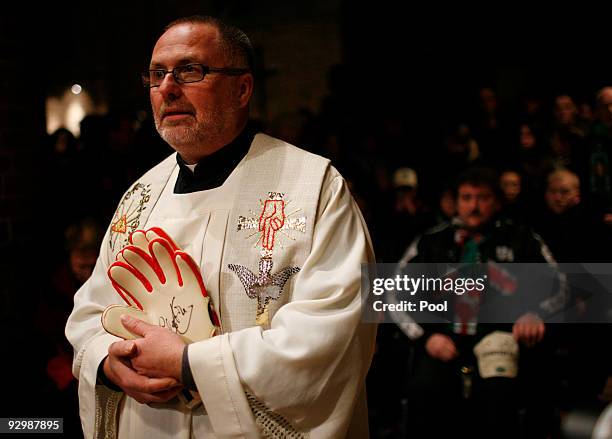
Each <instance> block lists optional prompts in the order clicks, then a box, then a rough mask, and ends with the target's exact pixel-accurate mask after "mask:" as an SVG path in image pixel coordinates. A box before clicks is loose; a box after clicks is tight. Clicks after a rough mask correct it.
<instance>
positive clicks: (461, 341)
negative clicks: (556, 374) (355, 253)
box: [402, 168, 563, 438]
mask: <svg viewBox="0 0 612 439" xmlns="http://www.w3.org/2000/svg"><path fill="white" fill-rule="evenodd" d="M500 199H501V198H500V191H499V187H498V179H497V175H496V174H495V173H494V172H493V171H492V170H489V169H485V168H473V169H470V170H468V171H466V172H465V173H464V174H463V175H462V176H461V177H460V179H459V181H458V184H457V186H456V205H457V216H456V217H455V218H454V219H453V220H452V221H451V222H449V223H447V224H443V225H441V226H438V227H436V228H434V229H431V230H429V231H428V232H426V233H425V234H423V235H422V236H421V237H419V238H417V239H416V240H415V241H414V242H413V243H412V244H411V246H410V247H409V248H408V249H407V251H406V253H405V255H404V257H403V259H402V262H404V263H443V262H446V263H480V262H482V263H486V262H493V263H506V262H521V263H548V264H552V265H556V263H555V261H554V259H553V258H552V255H551V254H550V252H549V250H548V248H547V247H546V245H545V244H544V243H543V242H542V240H541V239H540V238H539V237H538V236H537V235H535V234H534V233H533V232H532V231H531V230H530V229H529V228H527V227H525V226H523V225H516V224H514V223H512V222H511V221H508V220H504V219H502V218H499V217H498V215H497V214H498V212H499V210H500ZM561 284H562V282H561ZM561 284H560V285H559V291H558V295H559V296H560V297H554V298H553V299H552V300H548V301H544V302H542V303H541V305H542V307H541V308H542V309H534V310H533V312H523V313H521V314H520V315H519V317H518V318H517V319H516V320H515V321H514V322H513V323H509V324H505V325H504V324H503V322H500V324H494V325H493V324H486V325H485V324H482V323H478V322H477V321H476V320H477V319H476V320H471V321H469V322H462V321H458V320H456V319H455V320H454V321H453V322H451V323H449V324H429V325H423V328H424V330H425V333H424V335H423V336H422V337H420V338H419V339H418V340H417V346H416V355H415V363H414V369H413V371H412V376H411V377H410V378H409V380H408V385H407V398H408V401H409V413H410V415H411V416H410V417H411V418H413V419H414V423H412V422H411V424H410V426H411V427H414V428H415V429H416V430H418V431H419V433H420V434H421V435H423V436H425V435H427V436H431V437H447V435H453V436H455V437H457V436H461V437H462V436H463V434H466V435H470V437H473V436H474V435H478V437H498V438H499V437H509V438H510V437H512V438H515V437H519V434H520V433H519V428H522V427H523V426H524V425H525V422H528V420H527V419H521V417H520V416H519V407H524V406H525V402H524V401H523V398H522V397H523V396H524V393H523V392H521V391H520V388H521V386H520V385H517V384H526V385H527V386H528V387H529V388H531V390H532V391H531V392H530V395H529V399H530V401H531V402H533V403H534V404H535V403H536V401H537V405H538V406H539V408H540V409H542V408H543V407H546V406H549V404H546V403H543V399H545V398H543V396H548V395H547V392H546V391H545V390H543V389H541V387H542V383H541V382H540V383H539V384H538V387H539V388H536V387H534V386H535V383H536V382H537V381H539V378H540V377H541V376H542V373H541V372H542V371H541V368H545V367H546V361H545V360H546V359H547V358H548V356H547V355H546V354H545V352H546V349H545V348H544V347H543V346H544V345H545V343H543V340H544V338H545V333H546V327H545V325H544V322H543V321H542V319H541V318H540V317H539V316H538V312H542V310H544V309H547V308H548V309H550V308H551V307H553V305H554V303H553V302H556V306H557V307H558V306H559V304H561V306H562V303H563V297H562V295H563V285H561ZM534 293H535V292H534ZM539 293H540V292H538V294H539ZM458 297H459V296H458ZM554 299H556V300H554ZM459 300H461V298H458V299H456V300H455V304H456V303H457V302H458V301H459ZM517 300H520V299H518V298H517ZM450 306H453V305H450ZM476 307H478V305H476ZM476 314H478V310H476ZM500 329H502V330H508V331H509V332H511V333H512V335H513V338H514V339H515V340H516V342H517V343H518V344H519V346H520V349H521V351H520V363H519V366H518V368H519V376H518V377H517V378H511V377H508V376H507V375H504V374H500V375H499V376H493V377H487V378H486V379H483V378H482V377H481V376H480V375H479V373H478V368H477V366H476V363H477V362H476V358H475V356H474V354H473V348H474V346H475V345H476V344H477V343H478V342H479V341H481V340H482V339H483V337H484V336H486V335H487V334H490V333H492V332H493V331H495V330H500ZM481 372H482V371H481ZM532 413H533V411H531V414H532ZM537 417H538V418H539V421H538V424H540V427H541V429H542V430H544V429H545V428H544V425H543V424H545V423H544V422H543V417H542V413H539V414H538V416H537ZM523 418H525V417H523ZM542 434H544V433H542ZM448 437H450V436H448ZM536 437H537V436H536Z"/></svg>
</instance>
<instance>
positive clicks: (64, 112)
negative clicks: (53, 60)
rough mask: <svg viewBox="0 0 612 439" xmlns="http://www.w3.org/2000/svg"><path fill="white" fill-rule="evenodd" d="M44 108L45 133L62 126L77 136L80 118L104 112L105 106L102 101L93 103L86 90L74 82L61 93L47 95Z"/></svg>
mask: <svg viewBox="0 0 612 439" xmlns="http://www.w3.org/2000/svg"><path fill="white" fill-rule="evenodd" d="M46 110H47V111H46V113H47V133H49V134H52V133H53V132H54V131H55V130H57V129H58V128H62V127H63V128H67V129H68V130H69V131H70V132H72V134H74V135H75V136H76V137H78V136H79V135H80V128H81V127H80V123H81V120H83V118H84V117H85V116H87V115H89V114H92V115H93V114H104V113H106V111H107V108H106V105H105V104H104V103H98V104H97V105H95V104H94V102H93V100H92V99H91V96H89V93H87V90H83V88H82V87H81V85H79V84H74V85H73V86H72V87H68V88H66V89H65V90H64V92H63V94H61V95H55V96H47V102H46Z"/></svg>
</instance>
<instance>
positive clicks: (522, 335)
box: [512, 313, 545, 347]
mask: <svg viewBox="0 0 612 439" xmlns="http://www.w3.org/2000/svg"><path fill="white" fill-rule="evenodd" d="M544 332H545V327H544V322H543V321H542V319H540V318H539V317H538V316H536V315H535V314H531V313H527V314H524V315H522V316H521V317H519V319H518V320H517V321H516V322H515V323H514V326H513V327H512V335H513V336H514V339H515V340H516V341H518V342H522V343H525V344H526V345H527V346H528V347H532V346H535V345H536V344H537V343H539V342H540V341H542V338H544Z"/></svg>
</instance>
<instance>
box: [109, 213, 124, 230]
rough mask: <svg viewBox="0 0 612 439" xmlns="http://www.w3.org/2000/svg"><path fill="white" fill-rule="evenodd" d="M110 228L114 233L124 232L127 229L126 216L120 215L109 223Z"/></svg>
mask: <svg viewBox="0 0 612 439" xmlns="http://www.w3.org/2000/svg"><path fill="white" fill-rule="evenodd" d="M111 230H112V231H113V232H116V233H125V232H126V231H127V217H126V216H125V215H121V218H119V219H118V220H117V221H116V222H115V223H113V224H111Z"/></svg>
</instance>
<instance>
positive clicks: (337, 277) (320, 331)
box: [189, 169, 376, 437]
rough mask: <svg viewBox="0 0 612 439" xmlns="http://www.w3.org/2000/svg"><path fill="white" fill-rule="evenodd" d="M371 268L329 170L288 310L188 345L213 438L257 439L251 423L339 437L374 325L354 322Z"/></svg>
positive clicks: (362, 237) (349, 205)
mask: <svg viewBox="0 0 612 439" xmlns="http://www.w3.org/2000/svg"><path fill="white" fill-rule="evenodd" d="M374 262H375V259H374V254H373V251H372V246H371V242H370V238H369V234H368V231H367V227H366V225H365V223H364V220H363V218H362V216H361V213H360V212H359V209H358V207H357V206H356V204H355V202H354V200H353V199H352V197H351V195H350V193H349V190H348V188H347V185H346V183H345V181H344V180H343V179H342V177H341V176H339V174H337V173H336V172H335V171H334V170H333V169H332V170H331V171H330V172H328V175H327V176H326V178H325V181H324V185H323V189H322V192H321V197H320V201H319V207H318V212H317V220H316V224H315V229H314V237H313V242H312V249H311V252H310V254H309V256H308V257H307V259H306V260H305V262H304V264H303V266H302V268H301V271H300V272H299V273H298V274H297V275H296V279H295V283H294V290H293V292H292V300H291V302H289V303H287V304H286V305H284V306H283V307H281V308H280V309H279V310H278V312H277V313H276V314H275V315H274V318H273V319H272V321H271V326H270V329H269V330H262V328H261V327H259V326H257V327H251V328H247V329H244V330H240V331H236V332H231V333H229V334H224V335H221V336H218V337H214V338H213V339H210V340H205V341H202V342H198V343H194V344H192V345H190V346H189V362H190V366H191V369H192V373H193V377H194V380H195V382H196V385H197V387H198V390H199V391H200V395H201V396H202V400H203V402H204V405H205V407H206V410H207V412H208V414H209V416H210V420H211V423H212V425H213V428H214V430H215V433H216V434H217V435H218V436H219V437H243V436H248V437H251V436H253V437H257V434H258V433H257V427H255V425H254V421H255V423H256V424H257V426H258V428H259V429H263V430H264V432H265V430H266V428H272V429H274V431H275V432H277V433H280V434H281V435H282V434H287V435H289V434H295V437H300V435H299V433H300V432H310V433H311V435H312V436H313V437H315V436H316V437H341V436H344V435H346V432H347V429H348V428H349V423H350V422H351V416H352V415H353V412H354V411H355V410H357V409H356V404H357V402H358V400H359V397H360V395H361V396H363V391H364V389H363V387H364V379H365V375H366V373H367V370H368V368H369V365H370V361H371V358H372V354H373V348H374V340H375V333H376V326H375V325H372V324H363V323H361V297H360V276H361V264H362V263H374ZM245 394H246V397H245ZM266 424H267V426H266ZM278 429H284V430H283V431H281V432H279V430H278ZM291 437H294V436H291Z"/></svg>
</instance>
